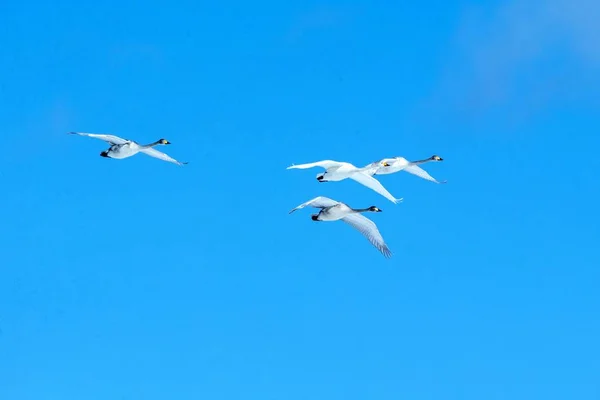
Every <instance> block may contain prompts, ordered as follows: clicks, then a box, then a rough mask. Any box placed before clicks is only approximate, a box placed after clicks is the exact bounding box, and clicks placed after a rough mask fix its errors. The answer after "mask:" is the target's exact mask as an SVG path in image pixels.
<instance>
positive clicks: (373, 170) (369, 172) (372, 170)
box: [360, 160, 383, 176]
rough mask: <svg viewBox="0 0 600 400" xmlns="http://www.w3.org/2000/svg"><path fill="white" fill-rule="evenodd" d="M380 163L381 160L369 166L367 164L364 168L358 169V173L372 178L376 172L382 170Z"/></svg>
mask: <svg viewBox="0 0 600 400" xmlns="http://www.w3.org/2000/svg"><path fill="white" fill-rule="evenodd" d="M382 163H383V160H379V161H375V162H372V163H371V164H367V165H365V166H364V167H362V168H360V171H361V172H362V173H364V174H367V175H369V176H373V175H375V174H376V173H377V171H379V170H380V169H381V168H383V165H382Z"/></svg>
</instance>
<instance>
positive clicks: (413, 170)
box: [403, 165, 446, 183]
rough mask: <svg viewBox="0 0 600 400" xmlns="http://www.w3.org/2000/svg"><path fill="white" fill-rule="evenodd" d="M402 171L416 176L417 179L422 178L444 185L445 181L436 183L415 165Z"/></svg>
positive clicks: (435, 180)
mask: <svg viewBox="0 0 600 400" xmlns="http://www.w3.org/2000/svg"><path fill="white" fill-rule="evenodd" d="M403 171H406V172H408V173H410V174H413V175H416V176H418V177H419V178H423V179H426V180H428V181H431V182H435V183H446V181H438V180H437V179H435V178H434V177H433V176H431V175H429V174H428V173H427V171H425V170H424V169H423V168H421V167H419V166H417V165H408V166H406V167H405V168H404V169H403Z"/></svg>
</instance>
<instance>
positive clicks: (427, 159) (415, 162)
mask: <svg viewBox="0 0 600 400" xmlns="http://www.w3.org/2000/svg"><path fill="white" fill-rule="evenodd" d="M429 161H433V158H426V159H424V160H417V161H411V162H410V163H411V164H415V165H416V164H424V163H426V162H429Z"/></svg>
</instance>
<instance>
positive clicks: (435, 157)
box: [431, 154, 444, 161]
mask: <svg viewBox="0 0 600 400" xmlns="http://www.w3.org/2000/svg"><path fill="white" fill-rule="evenodd" d="M431 159H432V160H433V161H444V159H443V158H442V157H440V156H436V155H435V154H434V155H432V156H431Z"/></svg>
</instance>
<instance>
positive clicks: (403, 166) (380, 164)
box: [365, 155, 447, 184]
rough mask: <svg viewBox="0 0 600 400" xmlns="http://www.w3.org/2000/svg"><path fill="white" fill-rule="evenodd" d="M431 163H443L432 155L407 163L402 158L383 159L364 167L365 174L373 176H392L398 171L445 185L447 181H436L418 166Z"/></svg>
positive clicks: (439, 158) (440, 158) (441, 159)
mask: <svg viewBox="0 0 600 400" xmlns="http://www.w3.org/2000/svg"><path fill="white" fill-rule="evenodd" d="M431 161H435V162H438V161H444V159H443V158H442V157H440V156H436V155H433V156H431V157H429V158H426V159H424V160H418V161H408V160H407V159H406V158H404V157H394V158H384V159H383V160H380V161H377V162H374V163H371V164H369V165H367V166H366V167H365V169H366V171H367V173H368V174H369V175H371V176H373V175H386V174H393V173H396V172H399V171H406V172H408V173H410V174H413V175H416V176H418V177H420V178H423V179H426V180H428V181H431V182H435V183H440V184H441V183H446V182H447V181H445V180H444V181H438V180H437V179H435V178H434V177H432V176H431V175H429V174H428V173H427V171H425V170H424V169H423V168H421V167H419V166H418V165H419V164H424V163H426V162H431Z"/></svg>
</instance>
